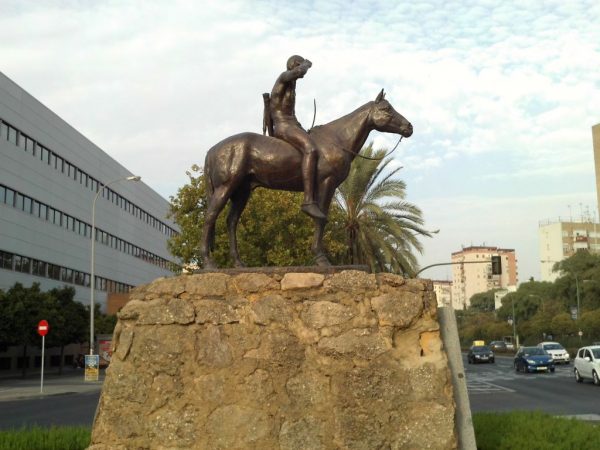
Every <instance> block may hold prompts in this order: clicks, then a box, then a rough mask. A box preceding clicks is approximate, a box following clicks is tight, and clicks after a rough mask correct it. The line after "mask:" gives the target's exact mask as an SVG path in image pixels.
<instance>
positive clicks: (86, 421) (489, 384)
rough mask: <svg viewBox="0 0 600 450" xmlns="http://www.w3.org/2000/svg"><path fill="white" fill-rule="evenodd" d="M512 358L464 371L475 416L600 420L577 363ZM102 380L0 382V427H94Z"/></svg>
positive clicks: (599, 404)
mask: <svg viewBox="0 0 600 450" xmlns="http://www.w3.org/2000/svg"><path fill="white" fill-rule="evenodd" d="M512 361H513V360H512V357H511V356H497V357H496V362H495V363H494V364H475V365H474V364H467V361H466V358H465V359H464V361H463V363H464V367H465V373H466V378H467V389H468V393H469V399H470V403H471V410H472V412H482V411H490V412H503V411H515V410H537V411H543V412H547V413H550V414H555V415H561V416H578V417H580V418H584V419H587V420H600V401H599V400H600V387H598V386H594V385H593V384H592V383H590V382H589V381H586V382H584V383H576V382H575V379H574V377H573V365H572V364H569V365H561V366H558V367H557V368H556V372H554V373H533V374H523V373H516V372H515V370H514V368H513V363H512ZM101 386H102V381H98V382H92V383H90V382H84V381H83V375H82V373H74V374H67V375H62V376H50V377H48V379H47V380H46V382H45V388H44V394H43V395H40V393H39V378H35V377H30V378H28V379H26V380H18V379H13V380H6V379H4V380H0V429H14V428H20V427H31V426H33V425H39V426H53V425H55V426H62V425H84V426H91V425H92V422H93V419H94V415H95V412H96V406H97V405H98V399H99V397H100V389H101Z"/></svg>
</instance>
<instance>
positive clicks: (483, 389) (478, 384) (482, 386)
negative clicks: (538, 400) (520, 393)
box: [467, 379, 515, 394]
mask: <svg viewBox="0 0 600 450" xmlns="http://www.w3.org/2000/svg"><path fill="white" fill-rule="evenodd" d="M467 390H468V391H469V392H470V393H472V394H488V393H490V392H515V391H514V389H509V388H507V387H504V386H500V385H498V384H494V383H489V382H487V381H480V380H477V381H476V380H473V381H469V380H468V379H467Z"/></svg>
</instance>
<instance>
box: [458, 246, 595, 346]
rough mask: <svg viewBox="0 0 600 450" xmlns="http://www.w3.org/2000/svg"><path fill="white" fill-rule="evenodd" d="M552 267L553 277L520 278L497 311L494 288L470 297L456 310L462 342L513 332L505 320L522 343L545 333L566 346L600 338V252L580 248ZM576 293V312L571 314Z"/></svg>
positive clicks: (496, 337)
mask: <svg viewBox="0 0 600 450" xmlns="http://www.w3.org/2000/svg"><path fill="white" fill-rule="evenodd" d="M553 270H554V271H555V272H558V273H559V275H560V276H559V278H557V279H556V281H554V282H552V283H551V282H540V281H533V280H529V281H527V282H525V283H521V284H520V285H519V288H518V289H517V291H516V292H510V293H508V294H506V295H505V296H504V297H503V299H502V306H501V307H500V308H498V309H497V310H494V294H495V293H496V291H497V289H496V290H491V291H488V292H484V293H480V294H475V295H474V296H473V297H471V304H470V306H469V308H468V309H466V310H464V311H457V312H456V315H457V320H458V322H459V334H460V336H461V341H462V343H463V345H465V346H467V345H470V343H471V342H472V341H473V340H476V339H483V340H486V341H490V340H498V339H501V338H502V336H512V334H513V326H512V325H511V324H509V319H513V320H515V329H516V334H517V335H518V336H519V338H520V342H521V343H524V344H532V345H533V344H537V343H538V342H540V341H542V340H544V339H547V338H548V337H549V336H551V337H552V338H553V339H554V340H560V341H561V343H562V344H563V345H565V346H570V347H571V348H573V347H578V346H580V345H581V344H586V343H591V342H595V341H600V255H594V254H591V253H589V252H588V251H579V252H577V253H575V254H574V255H573V256H571V257H570V258H567V259H565V260H563V261H561V262H558V263H556V264H555V265H554V268H553ZM578 297H579V317H576V318H575V319H574V318H573V316H572V312H575V311H576V310H577V305H578ZM513 308H514V317H513ZM580 330H581V331H582V333H583V334H582V336H581V337H580V336H579V331H580Z"/></svg>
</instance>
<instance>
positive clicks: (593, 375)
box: [573, 345, 600, 386]
mask: <svg viewBox="0 0 600 450" xmlns="http://www.w3.org/2000/svg"><path fill="white" fill-rule="evenodd" d="M574 365H575V368H574V369H573V373H574V375H575V381H577V382H578V383H581V382H582V381H583V380H585V379H589V380H592V381H593V382H594V384H595V385H596V386H600V345H590V346H589V347H581V348H580V349H579V350H578V351H577V355H576V356H575V364H574Z"/></svg>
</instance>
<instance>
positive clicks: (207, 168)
mask: <svg viewBox="0 0 600 450" xmlns="http://www.w3.org/2000/svg"><path fill="white" fill-rule="evenodd" d="M209 158H210V152H209V153H207V154H206V159H205V160H204V191H205V196H206V210H208V209H209V206H210V203H211V201H212V198H213V194H214V192H215V186H214V184H213V179H212V173H211V167H212V164H211V162H210V161H209ZM215 229H216V226H215V227H213V229H212V231H211V233H210V235H209V236H208V250H209V251H210V252H212V251H214V249H215Z"/></svg>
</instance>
